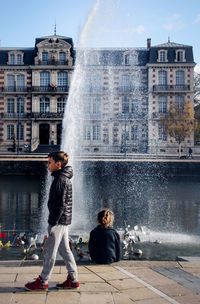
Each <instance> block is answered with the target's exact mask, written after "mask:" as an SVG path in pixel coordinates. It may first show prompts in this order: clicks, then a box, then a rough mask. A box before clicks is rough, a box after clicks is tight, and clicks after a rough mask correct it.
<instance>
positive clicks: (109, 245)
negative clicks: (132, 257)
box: [89, 225, 120, 264]
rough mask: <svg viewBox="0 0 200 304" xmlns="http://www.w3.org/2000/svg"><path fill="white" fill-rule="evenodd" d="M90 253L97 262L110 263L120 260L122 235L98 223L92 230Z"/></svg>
mask: <svg viewBox="0 0 200 304" xmlns="http://www.w3.org/2000/svg"><path fill="white" fill-rule="evenodd" d="M89 253H90V257H91V259H92V261H94V262H96V263H97V264H110V263H113V262H117V261H119V260H120V236H119V234H118V233H117V231H116V230H115V229H114V228H112V227H108V228H105V227H103V226H101V225H98V226H97V227H96V228H95V229H93V230H92V231H91V232H90V240H89Z"/></svg>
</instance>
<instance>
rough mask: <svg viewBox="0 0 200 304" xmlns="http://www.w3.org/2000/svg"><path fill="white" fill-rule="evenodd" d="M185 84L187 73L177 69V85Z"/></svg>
mask: <svg viewBox="0 0 200 304" xmlns="http://www.w3.org/2000/svg"><path fill="white" fill-rule="evenodd" d="M184 84H185V73H184V71H176V85H184Z"/></svg>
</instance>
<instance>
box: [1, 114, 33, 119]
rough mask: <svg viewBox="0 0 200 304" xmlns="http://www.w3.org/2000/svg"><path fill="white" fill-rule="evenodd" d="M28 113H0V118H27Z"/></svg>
mask: <svg viewBox="0 0 200 304" xmlns="http://www.w3.org/2000/svg"><path fill="white" fill-rule="evenodd" d="M30 115H31V114H30V113H0V117H1V118H29V117H30Z"/></svg>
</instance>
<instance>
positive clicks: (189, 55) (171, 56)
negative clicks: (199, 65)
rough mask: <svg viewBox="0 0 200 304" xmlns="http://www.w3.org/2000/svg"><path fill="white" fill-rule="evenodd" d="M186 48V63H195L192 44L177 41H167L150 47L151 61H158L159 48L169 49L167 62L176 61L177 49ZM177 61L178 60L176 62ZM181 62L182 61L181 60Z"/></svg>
mask: <svg viewBox="0 0 200 304" xmlns="http://www.w3.org/2000/svg"><path fill="white" fill-rule="evenodd" d="M179 49H180V50H184V51H185V60H186V61H185V63H194V58H193V50H192V46H190V45H184V44H179V43H175V42H170V41H168V42H166V43H162V44H159V45H155V46H151V47H150V49H149V63H150V64H151V63H158V64H159V62H158V52H159V50H166V51H167V60H168V61H167V62H166V63H167V64H169V63H174V62H175V59H176V51H177V50H179ZM176 63H177V62H176ZM179 63H180V64H181V63H182V62H179Z"/></svg>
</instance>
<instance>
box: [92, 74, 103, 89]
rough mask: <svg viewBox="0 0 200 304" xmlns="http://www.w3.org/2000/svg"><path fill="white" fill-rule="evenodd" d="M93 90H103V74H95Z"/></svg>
mask: <svg viewBox="0 0 200 304" xmlns="http://www.w3.org/2000/svg"><path fill="white" fill-rule="evenodd" d="M92 90H93V92H96V93H100V92H101V76H100V75H94V76H93V78H92Z"/></svg>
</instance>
